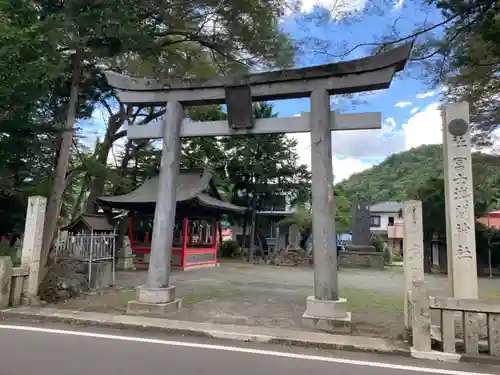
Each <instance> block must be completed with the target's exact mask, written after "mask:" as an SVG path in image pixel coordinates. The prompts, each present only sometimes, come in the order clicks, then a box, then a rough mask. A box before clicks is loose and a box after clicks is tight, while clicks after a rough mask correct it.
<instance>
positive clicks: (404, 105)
mask: <svg viewBox="0 0 500 375" xmlns="http://www.w3.org/2000/svg"><path fill="white" fill-rule="evenodd" d="M409 105H411V102H397V103H396V104H395V105H394V107H398V108H404V107H408V106H409Z"/></svg>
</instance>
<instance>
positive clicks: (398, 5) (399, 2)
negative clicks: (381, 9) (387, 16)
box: [393, 0, 405, 10]
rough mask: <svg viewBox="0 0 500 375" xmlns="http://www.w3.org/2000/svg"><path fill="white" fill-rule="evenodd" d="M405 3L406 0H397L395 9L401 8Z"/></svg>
mask: <svg viewBox="0 0 500 375" xmlns="http://www.w3.org/2000/svg"><path fill="white" fill-rule="evenodd" d="M404 5H405V0H397V1H396V4H394V8H393V9H394V10H396V9H401V8H402V7H403V6H404Z"/></svg>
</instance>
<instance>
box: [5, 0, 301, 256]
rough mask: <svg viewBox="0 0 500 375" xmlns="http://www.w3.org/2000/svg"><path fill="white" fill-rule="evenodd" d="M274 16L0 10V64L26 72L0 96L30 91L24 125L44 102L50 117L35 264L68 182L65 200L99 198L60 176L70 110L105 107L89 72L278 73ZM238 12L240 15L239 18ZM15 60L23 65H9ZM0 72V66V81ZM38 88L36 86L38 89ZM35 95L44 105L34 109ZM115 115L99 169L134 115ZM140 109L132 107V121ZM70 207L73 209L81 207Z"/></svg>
mask: <svg viewBox="0 0 500 375" xmlns="http://www.w3.org/2000/svg"><path fill="white" fill-rule="evenodd" d="M242 11H243V13H242ZM283 11H284V4H283V3H282V2H280V1H271V2H269V1H265V2H264V1H257V2H251V3H248V2H243V3H241V4H239V3H238V4H236V3H234V2H233V3H231V4H228V5H227V6H224V7H221V4H220V2H219V1H215V0H213V1H208V2H207V1H205V0H204V1H196V0H195V1H194V2H193V1H189V2H187V1H180V2H176V3H175V4H169V6H168V7H165V5H164V4H163V3H162V4H160V3H151V2H144V1H139V2H137V1H134V2H130V1H129V2H127V1H125V3H124V2H123V1H120V2H116V1H111V2H105V3H103V2H96V1H91V2H90V3H89V2H88V1H80V0H70V1H65V2H60V1H57V0H55V1H49V2H35V3H33V2H29V1H25V0H13V1H8V2H3V3H2V8H1V12H0V14H1V24H0V28H1V29H0V32H4V31H5V35H7V37H6V38H5V39H4V41H6V43H2V52H5V51H7V52H8V53H11V52H15V53H17V55H16V54H15V53H14V54H13V55H12V56H9V59H5V61H7V62H10V61H16V64H17V63H18V62H19V61H26V62H27V63H26V64H24V65H22V66H21V67H20V68H21V69H19V70H20V71H21V72H23V73H24V71H23V69H28V68H29V69H31V71H30V72H31V73H32V74H31V75H24V76H23V75H22V74H20V75H19V76H18V77H14V78H15V79H12V83H13V84H9V82H10V81H8V80H6V82H7V83H8V84H7V85H4V86H2V88H1V90H6V89H5V88H7V89H9V88H10V87H16V88H18V89H19V90H17V91H15V93H18V94H19V93H22V92H23V89H24V87H27V86H26V85H31V87H32V88H33V90H31V91H30V90H25V91H26V92H30V93H31V92H33V93H39V94H38V95H33V96H30V97H29V99H26V100H24V101H19V103H26V106H31V107H30V108H32V109H31V110H25V111H24V112H23V113H22V116H24V118H29V116H30V115H32V114H33V113H34V111H35V110H36V109H37V106H38V105H39V102H42V103H45V105H47V103H49V104H50V105H51V106H52V107H51V112H53V113H51V118H50V121H49V122H50V124H51V125H53V128H55V129H57V137H56V138H55V139H54V146H55V147H54V149H53V150H54V152H55V154H56V156H57V158H56V160H57V162H56V163H55V165H52V166H51V167H49V168H46V170H47V171H52V170H55V172H54V174H53V176H52V182H53V183H52V187H53V189H52V193H51V194H50V199H49V205H48V209H47V217H46V225H45V233H44V239H45V240H44V250H43V254H42V261H43V259H44V258H47V257H48V250H49V248H50V244H51V242H52V241H51V238H52V236H53V233H54V229H55V227H56V222H57V218H58V216H59V211H60V209H61V207H62V200H63V198H64V194H65V191H66V189H68V184H70V183H75V184H79V185H78V186H77V187H78V188H79V189H80V190H79V193H75V194H76V195H77V196H78V197H83V196H85V192H86V190H87V189H90V193H91V194H90V195H91V197H93V196H96V195H98V194H99V192H100V191H101V190H102V181H103V180H104V179H99V178H93V177H94V176H93V175H90V176H89V174H88V173H87V174H86V176H85V177H83V178H80V177H76V178H75V177H74V175H75V174H74V173H71V172H73V169H71V168H70V170H68V165H69V164H70V163H71V159H72V147H73V145H74V142H73V135H74V134H75V133H76V132H75V131H76V130H77V129H76V127H75V123H76V119H77V118H79V117H81V116H82V115H83V116H85V115H88V113H85V114H83V113H81V112H79V107H80V106H81V105H82V104H86V105H90V107H94V106H95V103H97V102H100V103H101V104H102V105H104V104H103V103H106V104H108V105H109V107H110V108H112V107H113V103H111V102H112V100H110V97H109V95H108V93H109V87H106V86H103V85H102V83H103V82H104V81H103V79H102V75H100V73H99V69H100V68H102V67H108V68H115V69H119V70H121V71H123V72H132V71H133V72H134V73H137V72H140V71H141V70H142V71H144V70H146V71H148V72H151V70H154V72H155V73H158V74H156V75H162V74H163V75H167V74H172V75H174V76H186V75H190V76H192V75H193V71H192V69H191V67H192V66H193V65H196V66H197V67H198V70H197V71H196V74H197V75H205V76H210V75H213V74H214V73H217V72H222V71H224V72H231V71H246V70H247V69H248V67H250V66H254V65H255V64H259V66H276V65H282V64H285V65H286V64H288V63H290V62H291V61H292V57H293V48H292V46H291V43H290V41H289V39H288V36H287V35H286V34H283V33H282V32H281V31H280V29H279V27H278V25H277V23H276V22H275V20H276V17H277V16H279V15H280V14H282V12H283ZM242 14H247V15H248V16H247V17H243V18H242V17H241V15H242ZM11 20H12V21H14V22H12V21H11ZM2 36H3V35H2ZM16 38H17V39H16ZM4 46H7V48H5V47H4ZM22 48H24V49H22ZM21 52H23V53H24V54H25V56H23V57H26V59H24V58H19V53H21ZM41 52H43V53H41ZM30 54H31V55H30ZM37 56H38V57H39V58H38V61H36V57H37ZM34 62H38V64H34ZM49 62H50V63H53V65H54V67H52V65H50V64H48V63H49ZM29 64H31V65H29ZM49 65H50V66H49ZM12 66H13V65H10V66H9V65H8V64H7V69H4V70H3V71H5V72H7V73H9V74H10V72H9V71H8V70H9V69H10V70H12ZM49 67H50V69H49ZM2 69H3V67H2V66H0V74H1V72H2ZM134 69H135V70H134ZM51 73H53V74H51ZM16 78H20V79H16ZM45 82H46V83H47V84H46V85H45V86H44V85H39V84H40V83H45ZM14 83H15V84H14ZM16 85H17V86H16ZM23 85H24V86H23ZM37 85H39V86H40V87H41V88H39V87H38V86H37ZM7 91H8V90H7ZM3 92H4V91H2V93H3ZM54 93H57V94H58V95H54ZM11 96H14V95H11ZM2 97H3V95H2ZM40 97H44V98H45V99H47V100H48V101H43V100H42V101H41V99H40ZM53 99H57V100H53ZM12 102H13V103H15V102H16V101H15V100H13V101H12ZM115 104H116V103H115ZM118 107H119V109H118V116H115V117H113V116H114V115H116V114H117V112H115V111H113V113H112V114H111V113H110V118H111V120H110V121H111V122H110V124H108V125H109V126H108V129H107V132H106V136H105V138H104V140H103V142H102V143H99V144H98V147H97V150H96V157H97V158H98V159H99V164H101V165H103V163H105V160H106V159H107V157H106V156H107V155H106V153H107V152H108V153H109V147H110V146H109V145H110V144H112V143H113V141H114V140H116V139H118V138H119V135H120V134H119V133H120V132H119V130H120V129H119V128H120V125H122V124H124V123H125V121H128V120H130V115H132V116H133V115H134V114H137V113H138V112H137V111H136V110H135V109H132V110H131V109H130V108H125V110H123V108H122V107H121V106H119V105H118ZM6 108H9V111H6V112H7V114H8V115H9V116H10V117H9V121H10V124H14V125H15V123H16V122H19V121H18V120H19V117H13V116H12V113H13V109H16V108H24V107H22V105H20V104H18V105H17V106H16V105H14V106H10V107H9V106H6ZM147 110H148V109H142V108H141V109H139V111H143V112H142V113H144V111H146V112H147ZM18 113H20V112H18ZM116 117H118V118H119V121H116V120H117V118H116ZM124 118H126V120H124ZM45 120H46V118H45ZM2 122H3V124H2V125H4V124H6V123H5V122H4V121H3V119H2ZM4 128H5V127H2V130H3V129H4ZM2 137H4V135H3V134H2ZM19 138H22V137H19ZM2 143H3V142H2ZM130 149H131V147H128V148H127V150H130ZM7 153H8V151H7V152H5V154H7ZM94 165H95V164H94ZM95 166H96V167H98V166H97V165H95ZM101 171H102V170H101V169H99V168H97V169H95V170H94V172H95V173H96V175H99V177H101V176H102V175H101V173H100V172H101ZM69 177H71V178H69ZM71 189H72V188H71ZM77 190H78V189H77ZM75 201H76V203H78V202H80V201H81V199H76V200H75ZM78 205H80V204H78Z"/></svg>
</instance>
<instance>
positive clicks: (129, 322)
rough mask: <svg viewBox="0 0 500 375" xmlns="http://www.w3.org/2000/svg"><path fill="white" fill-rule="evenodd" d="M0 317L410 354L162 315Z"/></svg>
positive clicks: (375, 342)
mask: <svg viewBox="0 0 500 375" xmlns="http://www.w3.org/2000/svg"><path fill="white" fill-rule="evenodd" d="M0 319H2V320H9V321H16V320H17V321H26V320H31V321H30V323H33V322H35V323H43V322H53V323H65V324H73V325H79V326H98V327H107V328H116V329H129V330H130V329H133V330H136V331H142V332H156V333H157V332H163V333H168V334H176V335H181V336H191V337H203V338H209V339H218V340H235V341H240V342H250V343H260V344H280V345H287V346H298V347H309V348H320V349H333V350H346V351H355V352H369V353H380V354H390V355H398V356H407V357H409V356H410V350H409V348H408V347H407V346H406V345H405V344H404V343H395V342H391V341H388V340H384V339H379V338H373V337H361V336H346V335H335V334H328V333H320V332H307V331H291V330H284V329H275V328H269V329H264V328H260V327H248V326H231V325H222V324H212V323H198V322H189V321H177V320H169V319H163V318H147V317H138V316H130V315H113V314H101V313H91V312H80V311H68V310H66V311H65V310H57V309H49V308H29V307H22V308H13V309H6V310H2V311H0Z"/></svg>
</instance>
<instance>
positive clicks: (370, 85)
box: [106, 43, 412, 332]
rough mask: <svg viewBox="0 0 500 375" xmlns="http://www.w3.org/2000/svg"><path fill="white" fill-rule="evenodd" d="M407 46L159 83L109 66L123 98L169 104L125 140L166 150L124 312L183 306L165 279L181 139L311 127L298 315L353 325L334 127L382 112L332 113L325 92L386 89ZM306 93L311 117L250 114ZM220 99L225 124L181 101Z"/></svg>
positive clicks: (331, 325) (355, 125) (350, 126)
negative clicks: (139, 267) (341, 239)
mask: <svg viewBox="0 0 500 375" xmlns="http://www.w3.org/2000/svg"><path fill="white" fill-rule="evenodd" d="M411 48H412V43H409V44H406V45H403V46H401V47H398V48H395V49H393V50H391V51H389V52H386V53H384V54H380V55H377V56H372V57H368V58H364V59H359V60H354V61H349V62H342V63H337V64H327V65H321V66H316V67H309V68H301V69H291V70H282V71H276V72H266V73H259V74H249V75H245V76H236V77H215V78H211V79H208V80H197V79H182V80H169V81H166V82H163V81H161V80H158V79H155V78H153V79H148V78H131V77H127V76H123V75H120V74H117V73H113V72H106V77H107V80H108V83H109V84H110V85H111V86H112V87H114V88H115V89H116V91H117V96H118V98H119V99H120V101H121V102H122V103H125V104H135V105H165V103H167V112H166V113H167V116H166V120H165V121H164V123H163V124H162V125H161V126H159V125H158V124H152V125H149V126H130V127H129V129H128V136H129V138H135V139H138V138H163V152H162V157H161V168H160V176H159V186H158V192H157V200H156V209H155V216H154V225H153V236H152V241H151V257H150V262H149V269H148V280H147V283H146V285H142V286H140V287H139V288H138V289H137V300H136V301H130V302H129V304H128V308H127V312H128V313H129V314H142V315H153V316H158V315H159V316H163V315H165V314H168V313H169V312H171V311H175V310H177V309H178V308H180V307H181V305H182V301H181V300H180V299H179V298H176V296H175V287H174V286H173V285H171V284H170V283H169V281H170V260H171V255H172V247H171V244H172V236H173V227H174V219H175V208H176V188H175V187H176V185H177V184H176V180H177V175H178V172H179V163H180V151H181V150H180V147H181V137H193V136H207V135H211V136H231V135H245V134H258V133H260V134H263V133H287V132H311V159H312V160H311V162H312V163H311V164H312V165H311V166H312V209H313V212H314V220H313V230H312V232H313V237H314V248H313V257H314V295H313V296H310V297H308V298H307V301H306V311H305V313H304V315H303V317H302V320H303V323H304V324H305V325H308V326H312V327H314V328H317V329H322V330H328V331H337V330H340V331H342V332H345V331H350V321H351V315H350V313H349V312H347V309H346V299H345V298H340V296H339V286H338V271H337V250H336V245H335V238H336V236H335V224H334V214H335V202H334V201H333V171H332V144H331V131H332V130H359V129H373V128H380V119H381V116H380V114H378V113H377V114H361V115H352V114H351V115H338V114H337V113H335V112H333V114H332V112H331V111H330V95H335V94H343V93H355V92H362V91H370V90H378V89H384V88H388V87H389V85H390V83H391V81H392V78H393V77H394V75H395V73H396V72H399V71H401V70H403V69H404V66H405V63H406V60H407V59H408V56H409V54H410V52H411ZM304 97H309V98H310V100H311V113H310V114H309V115H308V116H301V117H300V118H289V119H283V118H281V119H280V118H278V119H262V120H255V119H253V116H252V102H253V101H263V100H277V99H289V98H304ZM223 103H226V104H227V111H228V119H229V120H228V121H227V122H225V121H212V122H203V123H194V122H191V121H189V120H187V119H184V118H183V117H184V106H186V105H206V104H223ZM375 121H377V122H378V123H377V124H374V123H373V122H375ZM367 122H372V123H371V124H368V123H367ZM228 125H229V126H228ZM373 125H375V126H373Z"/></svg>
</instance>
